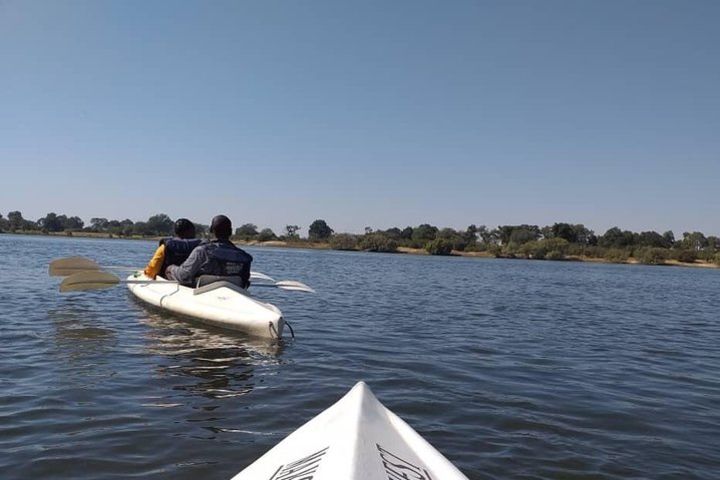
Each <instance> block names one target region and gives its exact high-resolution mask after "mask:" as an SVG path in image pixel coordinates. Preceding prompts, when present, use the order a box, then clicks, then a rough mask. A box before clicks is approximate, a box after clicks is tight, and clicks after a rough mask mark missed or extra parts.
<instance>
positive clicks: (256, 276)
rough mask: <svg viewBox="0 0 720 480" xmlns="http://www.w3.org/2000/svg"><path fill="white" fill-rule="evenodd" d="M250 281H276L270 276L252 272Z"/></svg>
mask: <svg viewBox="0 0 720 480" xmlns="http://www.w3.org/2000/svg"><path fill="white" fill-rule="evenodd" d="M250 280H266V281H268V282H274V281H275V279H274V278H272V277H271V276H269V275H265V274H264V273H260V272H250Z"/></svg>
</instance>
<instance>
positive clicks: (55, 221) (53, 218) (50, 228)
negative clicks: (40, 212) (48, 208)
mask: <svg viewBox="0 0 720 480" xmlns="http://www.w3.org/2000/svg"><path fill="white" fill-rule="evenodd" d="M63 217H64V215H63ZM65 218H66V219H67V217H65ZM37 223H38V227H40V228H41V229H42V230H44V231H46V232H60V231H62V230H63V229H64V228H65V225H64V224H63V219H62V218H59V217H58V216H57V215H56V214H55V213H54V212H51V213H48V214H47V215H45V216H44V217H43V218H41V219H40V220H38V222H37Z"/></svg>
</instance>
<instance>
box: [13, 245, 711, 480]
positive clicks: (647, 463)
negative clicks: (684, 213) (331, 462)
mask: <svg viewBox="0 0 720 480" xmlns="http://www.w3.org/2000/svg"><path fill="white" fill-rule="evenodd" d="M153 247H154V245H153V244H152V243H150V242H133V241H119V240H118V241H112V240H82V239H54V238H41V237H20V236H7V235H6V236H2V235H0V270H1V271H2V273H3V275H2V277H0V295H2V297H0V298H1V300H0V307H1V309H0V312H2V313H1V317H0V319H1V323H0V472H2V473H1V474H0V477H2V478H3V479H21V478H22V479H29V478H33V479H44V478H47V479H91V478H92V479H95V478H131V477H142V478H143V479H146V478H149V479H167V478H173V479H198V478H202V479H228V478H230V477H231V476H232V475H234V474H235V473H237V472H238V471H240V470H241V469H243V468H244V467H245V466H247V465H248V464H249V463H250V462H251V461H253V460H254V459H256V458H257V457H258V456H260V455H261V454H262V453H263V452H265V451H266V450H267V449H268V448H270V447H271V446H272V445H274V444H275V443H277V442H279V441H280V440H281V439H282V438H283V437H284V436H285V435H287V434H288V433H289V432H291V431H292V430H294V429H295V428H297V427H298V426H300V425H301V424H302V423H304V422H305V421H307V420H309V419H310V418H311V417H313V416H314V415H315V414H317V413H318V412H320V411H321V410H323V409H324V408H326V407H328V406H329V405H330V404H331V403H332V402H334V401H335V400H337V399H338V398H339V397H340V396H342V395H343V394H344V393H345V392H346V391H347V390H348V389H349V388H350V387H351V386H352V385H353V384H354V383H355V382H356V381H358V380H361V379H363V380H365V381H367V382H368V384H369V385H370V386H371V388H372V389H373V390H374V392H375V394H376V395H377V396H378V397H379V398H380V399H381V400H382V401H383V403H385V405H387V406H388V407H389V408H391V409H392V410H393V411H395V412H396V413H397V414H398V415H400V416H401V417H402V418H404V419H405V420H406V421H407V422H408V423H410V424H411V425H412V426H413V427H414V428H415V429H416V430H418V431H419V432H420V433H421V434H422V435H423V436H424V437H425V438H427V439H428V440H429V441H430V443H432V444H433V445H434V446H435V447H437V448H438V449H439V450H440V451H441V452H443V453H444V454H445V455H446V456H447V457H448V458H449V459H450V460H451V461H453V462H454V463H455V464H456V465H457V466H458V467H459V468H460V469H461V470H462V471H463V472H464V473H465V474H466V475H467V476H468V477H470V478H471V479H506V478H513V479H557V478H566V479H570V478H572V479H591V478H592V479H599V478H605V479H627V478H652V479H670V478H678V479H679V478H683V479H689V478H697V479H717V478H718V477H719V476H720V447H718V445H720V322H719V319H718V311H719V309H718V307H720V297H719V296H718V293H719V292H720V271H715V270H701V269H686V268H662V267H640V266H619V265H588V264H576V263H558V262H554V263H553V262H525V261H509V260H479V259H462V258H431V257H417V256H402V255H382V254H360V253H341V252H316V251H302V250H278V249H249V250H250V251H251V252H252V253H253V255H254V256H255V258H256V263H255V265H254V267H255V268H256V269H257V270H259V271H262V272H265V273H268V274H270V275H273V276H274V277H276V278H287V279H296V280H301V281H304V282H306V283H308V284H310V285H312V286H313V287H315V288H316V289H317V290H318V292H319V293H318V295H316V296H311V295H304V294H298V293H290V292H279V291H267V290H263V291H262V292H259V293H261V294H262V295H260V296H261V297H263V298H266V299H268V300H270V301H272V302H273V303H276V304H277V305H278V306H280V307H281V308H282V309H283V311H284V313H285V316H286V318H287V319H288V320H289V321H290V322H291V323H292V325H293V327H294V329H295V332H296V335H297V338H296V339H295V340H291V341H286V342H284V343H282V344H280V345H277V344H275V345H273V344H271V343H267V342H262V341H253V340H250V339H249V338H247V337H244V336H242V335H238V334H229V333H225V332H223V331H219V330H210V329H207V328H204V327H201V326H198V325H193V324H191V323H188V322H186V321H182V320H179V319H177V318H174V317H173V316H171V315H167V314H163V313H160V312H158V311H156V310H151V309H149V308H146V307H144V306H143V305H142V304H140V303H138V302H137V301H135V300H134V299H133V298H132V297H131V296H130V295H129V293H128V292H127V290H126V289H124V288H116V289H113V290H107V291H101V292H86V293H75V294H63V295H60V294H59V293H57V284H58V279H51V278H49V277H48V276H47V274H46V269H47V264H48V262H49V261H50V260H51V259H54V258H57V257H63V256H70V255H85V256H89V257H92V258H94V259H96V260H99V261H101V262H103V263H105V264H110V265H140V266H141V265H143V264H144V262H145V261H146V260H147V259H148V258H149V256H150V255H151V253H152V250H153Z"/></svg>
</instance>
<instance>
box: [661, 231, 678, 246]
mask: <svg viewBox="0 0 720 480" xmlns="http://www.w3.org/2000/svg"><path fill="white" fill-rule="evenodd" d="M663 239H665V242H666V243H667V244H668V245H670V247H672V246H674V245H675V234H674V233H673V232H672V230H668V231H667V232H665V233H663Z"/></svg>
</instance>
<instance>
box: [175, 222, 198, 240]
mask: <svg viewBox="0 0 720 480" xmlns="http://www.w3.org/2000/svg"><path fill="white" fill-rule="evenodd" d="M175 235H176V236H177V237H179V238H186V239H188V238H195V225H194V224H193V223H192V222H191V221H190V220H188V219H187V218H179V219H177V220H176V221H175Z"/></svg>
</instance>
